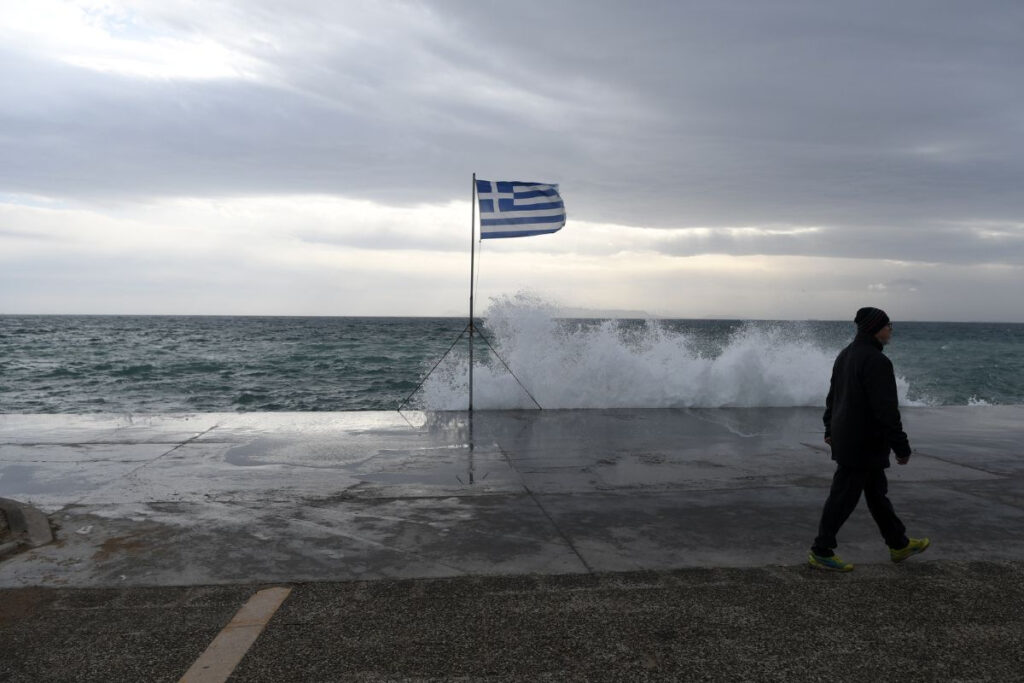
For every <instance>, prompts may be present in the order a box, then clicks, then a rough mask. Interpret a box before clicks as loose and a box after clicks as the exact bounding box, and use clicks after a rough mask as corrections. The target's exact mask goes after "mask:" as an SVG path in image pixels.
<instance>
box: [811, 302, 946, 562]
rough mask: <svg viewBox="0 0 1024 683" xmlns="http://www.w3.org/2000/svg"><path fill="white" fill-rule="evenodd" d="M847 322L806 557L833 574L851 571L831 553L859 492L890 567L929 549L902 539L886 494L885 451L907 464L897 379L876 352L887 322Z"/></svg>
mask: <svg viewBox="0 0 1024 683" xmlns="http://www.w3.org/2000/svg"><path fill="white" fill-rule="evenodd" d="M854 322H855V323H856V324H857V337H856V338H855V339H854V340H853V342H852V343H851V344H850V345H849V346H847V347H846V348H845V349H843V350H842V351H840V353H839V356H838V357H837V358H836V362H835V364H834V365H833V366H832V384H831V386H830V387H829V390H828V398H827V399H826V400H825V415H824V417H823V419H824V422H825V443H827V444H829V445H830V446H831V447H832V459H833V460H835V461H836V473H835V476H834V477H833V478H832V488H831V490H830V491H829V494H828V500H826V501H825V508H824V510H822V512H821V523H820V524H819V526H818V537H817V538H816V539H814V545H813V546H811V552H810V555H809V556H808V561H809V562H810V564H811V566H812V567H814V568H816V569H826V570H830V571H840V572H848V571H851V570H852V569H853V565H852V564H850V563H849V562H844V561H843V560H842V559H841V558H840V557H839V556H838V555H836V554H835V552H834V548H835V547H836V534H837V533H839V528H840V527H842V526H843V523H844V522H845V521H846V520H847V518H848V517H849V516H850V513H851V512H853V510H854V508H856V507H857V503H858V502H859V501H860V495H861V493H862V492H863V494H864V498H866V499H867V502H868V510H869V511H870V512H871V516H872V517H873V518H874V520H875V523H876V524H877V525H878V530H879V531H881V532H882V538H884V539H885V542H886V544H887V545H888V546H889V556H890V558H891V559H892V561H893V562H902V561H903V560H905V559H907V558H908V557H910V556H911V555H916V554H917V553H920V552H924V550H925V548H927V547H928V545H929V541H928V539H927V538H920V539H915V538H907V536H906V528H905V527H904V526H903V523H902V522H901V521H900V519H899V517H897V516H896V511H895V510H893V507H892V503H890V502H889V498H888V496H887V494H888V492H889V485H888V481H887V480H886V478H885V468H887V467H888V466H889V452H890V451H895V452H896V462H897V463H899V464H900V465H906V464H907V462H908V461H909V460H910V442H909V440H908V439H907V435H906V434H905V433H904V432H903V423H902V422H901V421H900V410H899V402H898V399H897V395H896V375H895V373H894V372H893V369H892V361H890V360H889V359H888V358H887V357H886V356H885V354H884V353H882V348H883V347H884V346H885V345H886V344H888V343H889V339H890V337H892V323H891V322H889V316H888V315H886V314H885V311H883V310H881V309H878V308H862V309H860V310H859V311H857V316H856V317H855V318H854Z"/></svg>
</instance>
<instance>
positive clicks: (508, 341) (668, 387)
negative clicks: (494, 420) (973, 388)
mask: <svg viewBox="0 0 1024 683" xmlns="http://www.w3.org/2000/svg"><path fill="white" fill-rule="evenodd" d="M557 313H558V309H557V307H556V306H554V305H552V304H550V303H547V302H545V301H543V300H540V299H537V298H535V297H529V296H522V295H520V296H515V297H503V298H499V299H496V300H494V301H493V302H492V305H491V307H490V308H489V310H488V315H487V318H486V329H487V331H488V334H489V341H490V342H491V343H492V344H493V345H494V347H495V349H496V350H497V352H498V354H499V355H500V356H501V358H502V359H503V360H504V361H505V362H506V363H508V366H509V368H511V370H512V372H514V373H515V377H518V379H519V381H520V382H522V386H520V385H519V382H517V381H516V379H515V377H513V376H512V374H510V373H509V372H508V371H507V370H506V369H505V367H504V366H503V365H502V363H501V362H500V361H499V360H497V359H496V358H494V357H487V354H486V352H485V344H484V343H483V342H481V341H478V342H477V345H476V348H477V349H479V352H478V353H479V356H478V357H484V358H486V361H485V362H482V363H481V362H480V361H479V360H478V364H474V384H473V389H474V408H479V409H514V408H532V407H536V406H535V404H534V402H533V401H532V400H531V399H530V396H529V395H528V394H527V391H529V393H530V394H532V395H533V397H534V398H535V399H536V401H537V403H539V404H540V405H541V406H542V407H544V408H563V409H565V408H680V407H700V408H721V407H794V406H823V405H824V402H825V396H826V394H827V392H828V386H829V378H830V376H831V371H832V363H833V361H834V359H835V356H836V354H837V353H838V351H839V349H840V347H839V346H836V347H834V348H833V347H828V346H825V345H823V344H822V342H821V341H820V340H818V339H816V338H815V337H814V336H813V334H812V332H811V330H809V329H803V328H801V326H800V325H798V324H797V325H795V324H792V323H787V324H772V323H755V322H748V323H742V324H738V326H737V329H736V330H735V331H734V332H733V333H732V334H731V335H730V336H729V337H728V338H727V339H725V340H724V342H719V343H717V344H716V343H709V341H708V339H706V338H701V337H700V336H699V335H697V334H695V333H692V332H689V333H687V332H680V331H678V330H673V329H671V328H670V326H668V325H666V324H663V323H661V322H659V321H657V320H649V321H645V322H644V323H643V324H636V323H632V324H626V323H623V322H622V321H617V320H605V321H595V322H592V323H586V322H582V321H577V320H563V319H560V318H558V316H557ZM524 388H525V390H524ZM897 388H898V391H899V395H900V401H901V403H902V404H904V405H907V404H911V403H912V402H910V401H908V399H907V392H908V390H909V383H908V382H907V381H906V380H905V379H904V378H903V377H897ZM467 395H468V359H467V357H466V355H465V354H464V353H460V354H455V356H454V357H453V358H452V359H451V360H450V361H449V362H447V363H445V364H442V366H441V367H440V368H439V369H438V372H436V373H435V374H434V375H433V376H431V377H430V379H428V381H427V383H426V384H425V386H424V397H425V400H424V403H425V406H426V407H427V408H429V409H433V410H459V409H465V407H466V405H467Z"/></svg>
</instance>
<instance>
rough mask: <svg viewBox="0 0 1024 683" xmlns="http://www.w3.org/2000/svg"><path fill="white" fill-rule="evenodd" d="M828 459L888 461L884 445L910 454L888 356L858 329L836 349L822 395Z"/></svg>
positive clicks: (863, 463)
mask: <svg viewBox="0 0 1024 683" xmlns="http://www.w3.org/2000/svg"><path fill="white" fill-rule="evenodd" d="M823 420H824V422H825V436H826V437H832V459H833V460H835V461H836V462H838V463H839V464H840V465H846V466H848V467H888V466H889V451H890V450H894V451H896V455H898V456H908V455H910V442H909V441H908V440H907V435H906V434H905V433H904V432H903V423H902V422H901V421H900V409H899V402H898V398H897V396H896V375H895V374H894V373H893V369H892V361H890V360H889V359H888V358H887V357H886V356H885V354H884V353H882V344H881V342H879V341H878V340H877V339H875V338H874V336H871V335H864V334H858V335H857V338H856V339H854V340H853V342H851V343H850V345H849V346H847V347H846V348H845V349H843V350H842V351H840V352H839V356H838V357H837V358H836V362H835V364H834V365H833V366H832V384H831V386H830V387H829V390H828V398H827V399H826V400H825V415H824V417H823Z"/></svg>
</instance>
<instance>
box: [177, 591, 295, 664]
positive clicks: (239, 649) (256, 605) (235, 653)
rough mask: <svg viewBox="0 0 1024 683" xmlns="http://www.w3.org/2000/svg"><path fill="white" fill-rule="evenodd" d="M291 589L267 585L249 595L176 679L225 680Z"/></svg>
mask: <svg viewBox="0 0 1024 683" xmlns="http://www.w3.org/2000/svg"><path fill="white" fill-rule="evenodd" d="M291 592H292V589H291V588H285V587H277V588H266V589H264V590H261V591H259V592H258V593H256V594H255V595H253V596H252V597H251V598H249V600H248V601H246V603H245V604H244V605H242V607H241V609H239V610H238V612H237V613H236V614H235V616H234V618H232V619H231V621H230V622H229V623H228V625H227V626H225V627H224V628H223V629H221V632H220V633H218V634H217V637H216V638H214V639H213V642H211V643H210V645H209V646H208V647H207V648H206V650H204V651H203V654H201V655H199V659H197V660H196V661H195V663H193V664H192V666H191V667H190V668H189V670H188V671H186V672H185V675H184V676H182V677H181V679H180V680H179V681H178V683H223V682H224V681H226V680H227V679H228V677H229V676H231V674H232V673H233V672H234V670H235V669H236V668H237V667H238V664H239V663H240V662H241V661H242V658H243V657H244V656H245V654H246V653H247V652H248V651H249V648H251V647H252V644H253V643H255V642H256V639H257V638H258V637H259V635H260V634H261V633H262V632H263V629H264V628H266V626H267V623H268V622H269V621H270V619H271V617H273V616H274V614H275V613H276V612H277V610H278V609H279V608H280V607H281V605H282V604H283V603H284V601H285V599H287V597H288V595H289V594H290V593H291Z"/></svg>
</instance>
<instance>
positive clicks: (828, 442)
mask: <svg viewBox="0 0 1024 683" xmlns="http://www.w3.org/2000/svg"><path fill="white" fill-rule="evenodd" d="M825 443H827V444H828V445H829V446H831V445H832V437H831V436H826V437H825Z"/></svg>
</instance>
